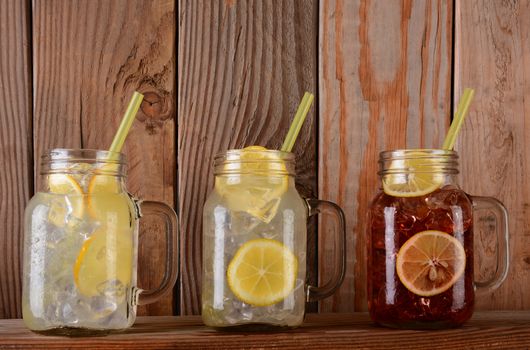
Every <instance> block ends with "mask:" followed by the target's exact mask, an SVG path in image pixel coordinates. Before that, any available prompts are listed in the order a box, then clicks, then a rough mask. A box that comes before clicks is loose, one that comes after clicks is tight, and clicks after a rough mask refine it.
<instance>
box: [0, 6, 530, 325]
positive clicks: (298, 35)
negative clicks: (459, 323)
mask: <svg viewBox="0 0 530 350" xmlns="http://www.w3.org/2000/svg"><path fill="white" fill-rule="evenodd" d="M529 13H530V0H518V1H517V0H514V1H505V2H497V1H493V0H470V1H467V0H465V1H464V0H428V1H424V0H421V1H420V0H416V1H414V0H394V1H386V0H351V1H350V0H274V1H264V0H251V1H247V0H215V1H210V0H208V1H207V0H197V1H195V0H194V1H191V0H112V1H111V0H70V1H66V0H34V1H32V2H31V1H29V0H0V145H1V147H2V152H0V161H1V162H2V164H3V167H2V168H0V194H1V196H0V318H6V317H7V318H10V317H19V316H20V314H21V308H20V290H21V283H20V281H21V279H20V271H21V261H20V258H21V248H22V247H21V244H20V242H21V237H22V212H23V208H24V206H25V204H26V203H27V200H28V199H29V198H30V197H31V196H32V195H33V192H34V186H35V184H36V189H38V182H37V181H36V180H37V178H38V172H39V157H40V155H41V154H42V153H43V151H44V150H45V149H47V148H50V147H86V148H89V147H93V148H106V147H108V144H109V143H110V141H111V139H112V136H113V134H114V131H115V129H116V127H117V125H118V123H119V119H120V118H121V115H122V113H123V109H124V107H125V105H126V103H127V100H128V99H129V97H130V95H131V93H132V91H134V90H140V91H142V92H144V93H146V99H145V101H144V103H143V104H142V109H141V111H140V113H139V115H138V118H137V119H138V120H137V121H136V123H135V124H134V126H133V129H132V131H131V135H130V138H129V139H128V141H127V144H126V148H125V152H126V153H127V155H128V158H129V163H130V169H129V179H128V186H129V190H131V191H132V192H133V193H135V194H137V195H138V196H141V197H143V198H148V199H155V200H161V201H164V202H166V203H168V204H169V205H172V206H174V207H175V208H176V209H178V211H180V218H181V222H180V229H181V233H180V238H181V240H182V242H181V243H182V244H181V251H180V253H181V257H180V260H181V277H180V280H179V285H178V286H177V288H176V289H175V292H174V293H173V294H172V295H169V296H168V297H166V298H164V300H162V301H161V302H159V303H157V304H154V305H151V306H148V307H147V308H143V309H142V310H141V312H142V313H148V314H172V313H183V314H192V313H198V312H199V310H200V263H201V254H200V253H201V214H202V213H201V207H202V203H203V201H204V199H205V197H206V195H207V193H208V191H209V190H210V188H211V185H212V173H211V162H212V159H213V156H214V155H215V154H216V153H217V152H220V151H224V150H226V149H228V148H234V147H243V146H246V145H251V144H259V145H264V146H267V147H271V148H276V147H279V145H280V143H281V141H282V139H283V137H284V135H285V132H286V129H287V127H288V125H289V122H290V119H291V118H292V115H293V114H294V111H295V109H296V106H297V104H298V102H299V100H300V98H301V96H302V94H303V92H304V91H306V90H308V91H313V92H315V93H316V94H317V99H316V103H315V106H314V108H313V109H312V112H311V114H310V116H309V119H308V121H307V123H306V125H305V126H304V129H303V131H302V133H301V136H300V138H299V140H298V143H297V145H296V148H295V152H296V154H297V171H298V173H299V179H298V186H299V188H300V190H301V192H303V194H304V195H317V194H318V195H319V196H320V197H321V198H323V199H329V200H333V201H336V202H338V203H339V204H340V205H341V206H342V207H343V208H344V210H345V213H346V215H347V229H348V247H347V250H348V266H347V268H348V270H347V275H346V280H345V282H344V285H343V287H342V288H341V289H340V291H339V292H338V293H337V294H336V295H334V296H333V297H331V298H329V299H327V300H325V301H323V302H321V303H320V310H321V311H352V310H364V309H365V308H366V305H365V304H366V303H365V281H364V280H365V277H366V272H365V268H366V266H365V263H364V260H365V254H364V245H365V226H364V217H365V216H364V215H365V212H366V209H367V206H368V205H369V201H370V199H371V197H372V196H373V194H374V191H375V190H376V188H377V184H378V180H377V177H376V172H377V154H378V152H379V151H381V150H383V149H386V148H394V147H438V146H439V145H440V144H441V142H442V139H443V137H444V133H445V131H446V129H447V126H448V125H449V122H450V119H451V117H450V116H451V114H452V110H453V106H454V104H455V102H456V101H457V99H458V96H459V95H460V93H461V91H462V89H463V88H464V87H466V86H471V87H474V88H476V89H477V92H476V99H475V102H474V103H473V106H472V108H471V110H470V114H469V117H468V119H467V121H466V124H465V125H464V128H463V131H462V134H461V136H460V139H459V143H458V144H457V150H459V151H460V153H461V156H462V160H461V164H462V167H461V168H462V169H461V170H462V172H463V176H462V185H463V187H464V189H466V190H467V191H468V192H470V193H474V194H482V195H491V196H495V197H498V198H500V199H501V200H503V201H504V202H505V204H506V205H507V207H508V209H509V211H510V214H511V218H512V219H511V222H510V228H511V231H512V234H511V243H512V247H511V252H512V269H511V271H510V276H509V277H508V280H507V282H506V283H505V284H504V285H503V286H502V287H501V289H499V291H497V292H495V293H493V294H492V295H491V296H489V297H486V298H485V299H483V300H480V301H479V303H478V307H479V308H483V309H528V308H530V292H528V288H527V286H528V285H529V282H530V248H529V246H530V244H529V243H530V239H529V237H530V234H529V233H528V227H529V226H530V219H529V218H528V215H527V214H528V208H529V205H528V203H529V201H530V190H529V187H528V186H529V182H528V181H527V180H526V170H527V168H528V167H527V165H526V164H527V163H528V162H530V154H529V153H528V152H527V148H528V141H527V139H528V137H527V135H526V129H528V128H526V123H525V117H527V116H528V114H529V113H530V109H529V108H530V107H529V104H528V101H529V100H530V98H528V94H529V92H530V88H529V86H530V69H529V68H528V67H530V16H529V15H528V14H529ZM175 36H177V38H176V37H175ZM176 62H178V65H177V66H176ZM525 97H526V99H525ZM175 103H176V106H175ZM143 221H144V223H143V224H142V228H143V229H144V230H145V233H143V234H142V236H141V243H140V244H141V246H142V249H141V254H140V255H141V257H140V262H139V265H140V266H141V267H140V285H141V286H142V287H144V288H145V287H150V286H154V285H156V284H157V283H158V281H159V280H160V278H161V276H162V271H161V267H162V266H163V260H164V259H165V255H164V253H163V243H164V242H163V238H164V237H163V232H162V231H161V230H162V228H161V224H160V223H159V222H158V221H156V220H149V219H144V220H143ZM332 229H333V227H332V226H331V224H330V222H328V221H326V220H325V219H324V220H321V221H320V227H319V232H320V234H319V235H318V239H317V237H316V236H315V230H313V229H312V231H311V234H310V240H311V241H310V244H309V246H310V251H309V254H310V259H309V261H308V265H309V267H311V269H312V271H313V274H312V275H311V276H310V277H311V279H312V280H315V279H317V277H318V279H320V280H321V281H324V280H326V279H327V278H328V277H329V276H330V273H331V266H330V264H331V262H329V263H328V261H331V258H332V251H331V248H332V246H333V244H332V242H331V241H330V237H331V230H332ZM477 237H479V239H477V245H476V248H475V250H476V254H477V257H478V259H477V261H480V262H484V264H483V265H485V266H478V267H479V269H478V273H477V275H479V276H480V277H483V276H487V275H488V274H491V271H492V269H493V267H492V266H491V265H488V264H489V263H491V262H492V261H493V258H494V257H493V255H494V254H493V251H492V249H493V248H494V243H493V241H492V240H491V239H490V238H489V237H487V235H486V233H485V232H479V233H478V234H477ZM486 265H487V266H486ZM317 272H318V276H317Z"/></svg>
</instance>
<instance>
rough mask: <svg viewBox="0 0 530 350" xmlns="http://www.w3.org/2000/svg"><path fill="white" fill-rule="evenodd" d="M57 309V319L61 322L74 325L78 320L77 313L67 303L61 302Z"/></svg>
mask: <svg viewBox="0 0 530 350" xmlns="http://www.w3.org/2000/svg"><path fill="white" fill-rule="evenodd" d="M59 309H60V315H59V319H60V321H61V322H63V324H66V325H75V324H76V323H78V322H79V318H78V317H77V313H76V312H75V311H74V309H73V308H72V306H71V305H70V304H69V303H65V304H62V305H61V306H60V308H59Z"/></svg>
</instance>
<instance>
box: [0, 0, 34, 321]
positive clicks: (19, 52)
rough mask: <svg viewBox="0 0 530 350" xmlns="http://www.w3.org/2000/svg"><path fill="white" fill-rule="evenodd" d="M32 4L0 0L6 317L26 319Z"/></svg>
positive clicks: (0, 252) (0, 261)
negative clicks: (23, 277) (23, 300)
mask: <svg viewBox="0 0 530 350" xmlns="http://www.w3.org/2000/svg"><path fill="white" fill-rule="evenodd" d="M29 11H30V9H29V4H28V2H27V1H20V0H0V48H1V49H0V164H1V167H0V319H1V318H11V317H20V316H21V315H22V309H21V299H20V296H21V292H22V281H21V272H22V242H23V239H22V237H23V235H24V207H25V205H26V203H27V201H28V199H29V197H30V196H31V195H32V191H33V164H32V150H31V148H32V131H31V125H32V116H31V69H30V61H31V59H30V58H31V56H30V55H31V42H30V38H31V35H30V34H31V33H30V32H29V30H30V23H31V21H30V19H31V15H30V12H29Z"/></svg>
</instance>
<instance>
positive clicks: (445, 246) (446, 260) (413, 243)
mask: <svg viewBox="0 0 530 350" xmlns="http://www.w3.org/2000/svg"><path fill="white" fill-rule="evenodd" d="M465 267H466V252H465V250H464V247H463V246H462V244H461V243H460V242H459V241H458V240H457V239H456V238H454V237H453V236H451V235H450V234H448V233H445V232H441V231H423V232H420V233H417V234H415V235H414V236H412V237H411V238H409V239H408V240H407V241H406V242H405V244H403V246H401V249H400V250H399V252H398V254H397V259H396V269H397V274H398V276H399V280H400V281H401V283H403V285H404V286H405V287H406V288H407V289H408V290H410V291H411V292H412V293H414V294H417V295H420V296H424V297H430V296H433V295H437V294H440V293H443V292H445V291H446V290H448V289H449V288H451V287H452V286H453V284H455V282H456V281H457V280H458V279H459V278H460V277H461V276H462V274H463V273H464V269H465Z"/></svg>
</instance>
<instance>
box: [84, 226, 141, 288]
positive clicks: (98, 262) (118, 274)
mask: <svg viewBox="0 0 530 350" xmlns="http://www.w3.org/2000/svg"><path fill="white" fill-rule="evenodd" d="M132 254H133V240H132V237H131V235H130V234H128V232H126V231H123V230H122V231H109V230H105V229H104V228H100V229H98V230H97V231H96V232H94V233H93V234H92V235H91V236H90V237H89V238H88V239H87V240H86V241H85V242H84V244H83V246H82V248H81V250H80V252H79V255H78V256H77V259H76V261H75V265H74V282H75V285H76V286H77V288H78V290H79V292H80V293H82V294H83V295H85V296H87V297H92V296H96V295H101V294H108V293H111V294H113V295H115V296H116V295H117V296H121V295H123V293H124V292H125V288H126V286H128V284H129V283H130V281H131V276H132V258H133V256H132Z"/></svg>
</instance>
